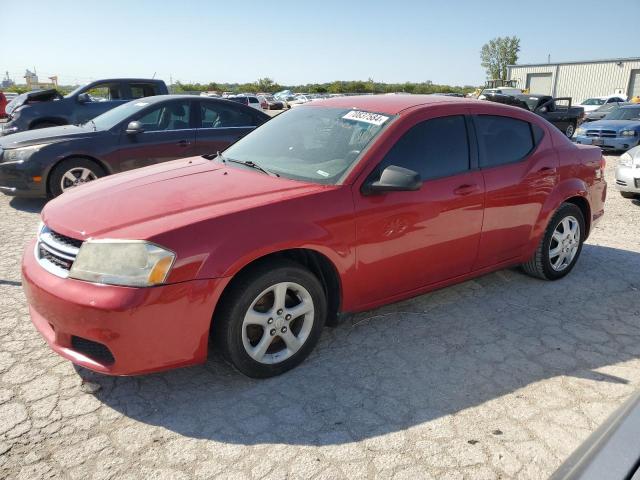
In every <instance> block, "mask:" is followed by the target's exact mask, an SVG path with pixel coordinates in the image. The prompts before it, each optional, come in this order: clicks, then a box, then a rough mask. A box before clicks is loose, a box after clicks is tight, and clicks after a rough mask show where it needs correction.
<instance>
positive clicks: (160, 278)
mask: <svg viewBox="0 0 640 480" xmlns="http://www.w3.org/2000/svg"><path fill="white" fill-rule="evenodd" d="M174 259H175V254H174V253H173V252H171V251H169V250H166V249H164V248H162V247H160V246H158V245H155V244H153V243H149V242H145V241H141V240H87V241H86V242H84V243H83V244H82V246H81V247H80V251H79V252H78V256H77V257H76V259H75V261H74V262H73V266H72V267H71V270H70V271H69V277H71V278H75V279H78V280H86V281H88V282H96V283H106V284H109V285H123V286H130V287H150V286H152V285H158V284H161V283H164V281H165V280H166V278H167V276H168V274H169V271H170V270H171V266H172V265H173V261H174Z"/></svg>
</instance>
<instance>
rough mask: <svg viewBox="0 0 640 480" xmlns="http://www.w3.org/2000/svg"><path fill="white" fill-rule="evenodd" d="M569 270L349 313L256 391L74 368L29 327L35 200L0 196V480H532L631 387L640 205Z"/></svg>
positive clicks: (220, 375)
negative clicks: (24, 266)
mask: <svg viewBox="0 0 640 480" xmlns="http://www.w3.org/2000/svg"><path fill="white" fill-rule="evenodd" d="M616 163H617V157H608V166H607V180H608V182H609V186H610V188H609V199H608V201H607V212H606V215H605V218H604V219H603V220H602V222H601V223H600V225H599V226H598V227H597V228H596V229H595V231H594V232H593V234H592V236H591V238H590V239H589V241H588V243H587V244H586V245H585V247H584V250H583V252H582V257H581V258H580V261H579V262H578V265H577V267H576V268H575V269H574V271H573V272H572V273H571V274H570V275H569V276H568V277H567V278H565V279H563V280H561V281H558V282H543V281H540V280H536V279H533V278H530V277H527V276H525V275H524V274H522V273H520V272H519V271H518V270H516V269H513V270H502V271H500V272H496V273H493V274H490V275H486V276H484V277H481V278H478V279H477V280H473V281H468V282H465V283H463V284H461V285H458V286H455V287H451V288H447V289H444V290H441V291H437V292H434V293H431V294H428V295H423V296H421V297H418V298H415V299H412V300H409V301H405V302H402V303H398V304H395V305H391V306H387V307H385V308H382V309H379V310H376V311H372V312H367V313H365V314H360V315H358V316H357V317H355V318H354V319H353V320H352V321H350V322H347V323H344V324H342V325H340V326H339V327H337V328H334V329H327V330H326V331H325V333H324V335H323V337H322V340H321V342H320V345H318V347H317V348H316V350H315V352H314V353H313V354H312V355H311V357H310V358H309V359H308V361H306V362H305V363H303V364H302V365H301V366H300V367H298V368H297V369H295V370H294V371H292V372H290V373H288V374H285V375H283V376H281V377H278V378H273V379H269V380H262V381H257V380H251V379H248V378H245V377H243V376H241V375H239V374H237V373H235V372H234V371H232V370H231V369H230V368H229V367H228V366H226V365H225V364H224V363H222V362H221V361H220V360H219V359H218V358H216V357H215V355H214V356H213V358H212V359H211V360H210V361H209V362H208V363H207V364H206V365H203V366H198V367H192V368H186V369H181V370H176V371H172V372H167V373H162V374H155V375H148V376H143V377H136V378H111V377H105V376H100V375H97V374H93V373H91V372H88V371H86V370H82V369H75V368H74V367H73V366H72V364H71V363H69V362H68V361H66V360H63V359H62V358H60V357H58V356H57V355H56V354H54V353H53V352H51V351H50V350H49V348H48V347H47V346H46V345H45V342H44V341H43V340H42V339H41V338H40V336H39V335H38V334H37V333H36V331H35V329H34V327H33V326H32V325H31V322H30V321H29V317H28V314H27V308H26V304H25V299H24V296H23V294H22V290H21V288H20V255H21V253H22V248H23V245H24V244H25V242H26V241H27V239H29V238H30V237H32V236H33V235H34V234H35V228H36V225H37V223H38V212H39V210H40V208H41V206H42V202H38V201H27V200H11V201H10V199H9V198H7V197H2V198H0V218H1V220H0V225H1V228H0V244H1V245H2V253H3V254H2V257H1V258H0V477H1V478H16V479H36V478H69V479H89V478H93V479H105V478H125V479H139V478H154V479H156V478H158V479H160V478H167V479H207V478H215V479H218V478H229V479H245V478H246V479H262V478H265V479H266V478H269V479H285V478H287V479H297V478H300V479H308V478H313V479H338V478H349V479H358V478H395V479H411V480H416V479H422V478H426V479H430V478H445V479H462V478H473V479H484V478H486V479H491V478H531V479H542V478H546V477H547V476H548V475H549V474H550V473H551V472H553V470H554V469H555V468H556V467H557V466H558V465H559V464H560V463H561V462H562V461H563V460H564V459H566V458H567V457H568V456H569V454H570V453H571V452H572V451H573V450H574V449H575V448H576V446H577V445H578V444H579V443H580V442H581V441H583V440H584V439H585V438H586V437H587V436H588V435H589V433H590V432H592V431H593V430H594V429H595V428H596V427H597V426H598V425H599V424H600V423H601V422H602V421H603V420H604V419H605V418H606V416H607V415H608V414H609V413H611V412H612V411H613V410H614V409H615V408H616V407H617V406H618V405H620V404H621V403H622V402H623V401H624V400H625V399H626V398H627V397H629V395H630V394H631V393H632V391H633V390H634V389H635V388H637V387H638V385H639V384H640V341H639V340H640V302H639V300H640V294H639V291H638V290H639V289H640V235H639V233H640V202H632V201H630V200H624V199H622V198H621V197H620V195H619V194H618V193H617V192H616V191H615V189H614V188H613V187H612V185H613V183H614V182H613V167H614V166H615V164H616Z"/></svg>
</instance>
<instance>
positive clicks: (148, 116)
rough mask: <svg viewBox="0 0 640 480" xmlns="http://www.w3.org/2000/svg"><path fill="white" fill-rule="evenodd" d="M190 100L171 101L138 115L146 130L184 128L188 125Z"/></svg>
mask: <svg viewBox="0 0 640 480" xmlns="http://www.w3.org/2000/svg"><path fill="white" fill-rule="evenodd" d="M189 104H190V102H171V103H167V104H164V105H161V106H159V107H156V108H153V109H152V110H150V111H147V112H145V113H143V114H142V116H140V117H138V119H137V120H138V122H140V123H141V124H142V127H143V128H144V130H145V131H147V132H153V131H158V130H185V129H188V128H190V127H189V110H190V108H189Z"/></svg>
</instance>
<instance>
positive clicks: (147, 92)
mask: <svg viewBox="0 0 640 480" xmlns="http://www.w3.org/2000/svg"><path fill="white" fill-rule="evenodd" d="M129 88H130V89H131V98H143V97H151V96H153V95H158V88H157V86H156V85H154V84H150V83H132V84H130V85H129Z"/></svg>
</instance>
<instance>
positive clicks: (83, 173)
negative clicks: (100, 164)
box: [60, 167, 98, 192]
mask: <svg viewBox="0 0 640 480" xmlns="http://www.w3.org/2000/svg"><path fill="white" fill-rule="evenodd" d="M96 178H98V176H97V175H96V174H95V173H94V172H92V171H91V170H89V169H88V168H85V167H76V168H72V169H70V170H67V171H66V172H65V173H64V175H62V178H61V179H60V190H62V191H63V192H64V191H66V190H68V189H70V188H73V187H77V186H78V185H82V184H83V183H87V182H90V181H91V180H95V179H96Z"/></svg>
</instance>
